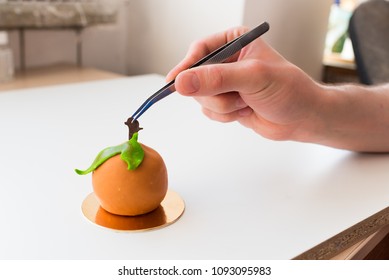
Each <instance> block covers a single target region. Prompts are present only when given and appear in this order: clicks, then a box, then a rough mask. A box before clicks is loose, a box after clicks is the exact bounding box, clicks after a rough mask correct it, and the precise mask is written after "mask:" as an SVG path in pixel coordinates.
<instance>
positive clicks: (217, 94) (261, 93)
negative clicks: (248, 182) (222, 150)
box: [167, 27, 389, 152]
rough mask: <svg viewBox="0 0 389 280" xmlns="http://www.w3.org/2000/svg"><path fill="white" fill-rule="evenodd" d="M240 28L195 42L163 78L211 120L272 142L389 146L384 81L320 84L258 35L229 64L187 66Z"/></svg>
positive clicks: (388, 94)
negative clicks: (373, 84) (233, 123)
mask: <svg viewBox="0 0 389 280" xmlns="http://www.w3.org/2000/svg"><path fill="white" fill-rule="evenodd" d="M245 31H247V29H246V28H243V27H240V28H235V29H230V30H227V31H225V32H223V33H219V34H216V35H213V36H210V37H208V38H205V39H204V40H201V41H198V42H195V43H194V44H192V46H191V47H190V49H189V51H188V54H187V56H186V57H185V58H184V60H183V61H182V62H181V63H180V64H178V65H177V66H176V67H175V68H174V69H172V71H171V72H170V73H169V74H168V76H167V80H171V79H173V78H174V77H176V89H177V91H178V92H180V93H181V94H183V95H185V96H192V97H194V98H195V99H196V100H197V101H198V102H199V103H200V104H201V105H202V108H203V112H204V114H205V115H207V116H208V117H209V118H211V119H213V120H216V121H220V122H230V121H238V122H240V123H241V124H242V125H244V126H246V127H248V128H251V129H253V130H254V131H255V132H257V133H258V134H260V135H262V136H264V137H267V138H269V139H273V140H295V141H301V142H310V143H318V144H322V145H327V146H332V147H336V148H342V149H349V150H354V151H370V152H388V151H389V85H382V86H376V87H367V86H360V85H341V86H335V85H333V86H331V85H322V84H320V83H317V82H315V81H313V80H312V79H311V78H310V77H309V76H308V75H307V74H305V73H304V72H303V71H302V70H301V69H299V68H298V67H296V66H295V65H293V64H291V63H290V62H288V61H287V60H285V59H284V58H283V57H282V56H281V55H279V54H278V53H277V52H276V51H275V50H274V49H272V48H271V47H270V46H268V45H267V44H266V43H265V42H264V41H262V40H261V39H257V40H255V41H254V42H253V43H251V44H250V45H248V46H247V47H246V48H244V49H243V50H242V51H241V52H240V53H239V54H238V55H236V56H235V57H234V58H233V59H232V60H231V61H229V63H224V64H217V65H207V66H200V67H197V68H193V69H190V70H184V69H186V68H187V67H189V66H190V65H191V64H193V63H194V62H196V61H197V60H198V59H199V58H201V57H202V56H204V55H205V54H207V53H209V52H210V51H212V50H214V49H215V48H217V47H218V46H220V45H222V44H224V43H226V42H227V41H229V40H231V39H233V38H235V37H237V36H238V35H240V34H242V33H244V32H245Z"/></svg>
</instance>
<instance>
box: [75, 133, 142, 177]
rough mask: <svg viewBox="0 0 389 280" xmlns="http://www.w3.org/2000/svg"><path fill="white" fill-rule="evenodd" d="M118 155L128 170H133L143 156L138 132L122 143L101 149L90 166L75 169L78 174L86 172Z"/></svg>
mask: <svg viewBox="0 0 389 280" xmlns="http://www.w3.org/2000/svg"><path fill="white" fill-rule="evenodd" d="M118 154H121V155H120V158H121V159H122V160H124V161H125V162H126V163H127V167H128V170H134V169H136V168H138V166H139V165H140V164H141V163H142V161H143V158H144V151H143V148H142V146H141V144H139V142H138V133H134V135H133V136H132V138H131V139H130V140H129V141H127V142H124V143H123V144H120V145H117V146H113V147H108V148H105V149H104V150H102V151H101V152H100V153H99V154H98V155H97V156H96V158H95V160H94V161H93V162H92V164H91V166H90V167H89V168H88V169H85V170H79V169H75V171H76V173H77V174H79V175H85V174H88V173H90V172H92V171H94V170H96V169H97V168H98V167H99V166H100V165H102V164H103V163H104V162H105V161H107V160H108V159H110V158H111V157H113V156H116V155H118Z"/></svg>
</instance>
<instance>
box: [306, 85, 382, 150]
mask: <svg viewBox="0 0 389 280" xmlns="http://www.w3.org/2000/svg"><path fill="white" fill-rule="evenodd" d="M319 89H320V90H319V93H318V94H320V97H319V98H318V100H320V102H318V103H317V104H318V105H317V106H318V108H316V109H315V113H314V117H313V118H312V120H313V122H312V123H311V125H312V131H313V133H312V134H311V135H310V137H311V139H307V140H308V141H309V142H314V143H318V144H323V145H327V146H332V147H336V148H341V149H348V150H353V151H359V152H389V84H386V85H382V86H375V87H366V86H359V85H342V86H338V85H337V86H327V85H320V86H319Z"/></svg>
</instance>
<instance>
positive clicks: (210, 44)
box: [166, 27, 248, 82]
mask: <svg viewBox="0 0 389 280" xmlns="http://www.w3.org/2000/svg"><path fill="white" fill-rule="evenodd" d="M247 30H248V29H247V28H246V27H237V28H232V29H229V30H227V31H224V32H220V33H217V34H214V35H211V36H208V37H207V38H205V39H202V40H199V41H196V42H194V43H192V44H191V45H190V47H189V50H188V52H187V54H186V56H185V58H184V59H183V60H182V61H181V62H180V63H179V64H178V65H177V66H175V67H174V68H173V69H172V70H171V71H170V72H169V73H168V74H167V76H166V80H167V81H168V82H169V81H171V80H173V79H174V78H175V77H176V76H177V75H178V73H180V72H182V71H183V70H185V69H188V68H189V67H191V66H192V65H193V64H194V63H196V62H197V61H199V60H200V59H201V58H202V57H204V56H206V55H207V54H209V53H211V52H212V51H214V50H216V49H217V48H219V47H220V46H222V45H224V44H225V43H227V42H229V41H231V40H233V39H235V38H236V37H239V36H240V35H242V34H243V33H245V32H247Z"/></svg>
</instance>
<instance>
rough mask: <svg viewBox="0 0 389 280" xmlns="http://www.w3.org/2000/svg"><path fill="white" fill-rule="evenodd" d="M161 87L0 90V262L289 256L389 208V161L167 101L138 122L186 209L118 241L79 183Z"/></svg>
mask: <svg viewBox="0 0 389 280" xmlns="http://www.w3.org/2000/svg"><path fill="white" fill-rule="evenodd" d="M163 84H164V80H163V78H162V77H161V76H157V75H146V76H139V77H131V78H123V79H115V80H108V81H98V82H87V83H79V84H71V85H65V86H51V87H41V88H35V89H28V90H17V91H9V92H2V93H0V129H1V130H0V135H1V136H0V149H1V152H0V221H1V224H2V226H1V231H0V248H1V249H0V259H290V258H294V257H295V256H297V255H299V254H301V253H303V252H305V251H306V250H308V249H310V248H312V247H314V246H316V245H318V244H320V243H322V242H323V241H325V240H327V239H329V238H331V237H333V236H335V235H337V234H339V233H340V232H341V231H343V230H346V229H347V228H349V227H351V226H353V225H355V224H357V223H358V222H360V221H362V220H364V219H366V218H368V217H370V216H371V215H373V214H375V213H377V212H378V211H380V210H383V209H385V208H387V206H388V205H389V172H388V170H389V155H388V154H383V155H373V154H355V153H352V152H348V151H343V150H337V149H332V148H328V147H323V146H318V145H313V144H303V143H294V142H275V141H271V140H267V139H264V138H262V137H260V136H258V135H257V134H255V133H253V132H252V131H250V130H248V129H246V128H243V127H241V126H239V125H238V124H237V123H229V124H221V123H216V122H212V121H209V120H208V119H206V118H205V117H204V116H203V115H202V114H201V112H200V108H199V106H198V104H197V103H196V102H194V101H193V100H192V99H190V98H186V97H182V96H180V95H178V94H172V95H171V96H169V97H168V98H166V99H164V100H162V101H161V102H159V103H158V104H156V105H154V106H153V107H152V108H151V109H149V111H148V112H146V113H145V114H144V115H143V116H142V117H141V118H140V122H141V126H142V127H144V130H142V131H141V132H140V135H139V140H140V141H141V142H142V143H144V144H146V145H148V146H150V147H153V148H154V149H156V150H157V151H158V152H159V153H160V154H161V155H162V157H163V158H164V160H165V163H166V165H167V168H168V173H169V187H170V188H171V189H172V190H174V191H176V192H178V193H179V194H180V195H181V196H182V197H183V199H184V200H185V203H186V210H185V213H184V215H183V216H182V217H181V219H180V220H178V221H177V222H176V223H174V224H172V225H170V226H168V227H166V228H163V229H159V230H154V231H149V232H140V233H118V232H114V231H111V230H108V229H104V228H101V227H97V226H96V225H94V224H92V223H91V222H89V221H88V220H87V219H85V218H84V216H83V215H82V212H81V204H82V202H83V200H84V198H85V197H86V196H87V195H88V194H89V193H91V192H92V186H91V176H90V174H89V175H86V176H79V175H77V174H76V173H75V172H74V169H75V168H81V169H82V168H86V167H87V166H89V164H90V163H91V161H92V160H93V159H94V157H95V155H96V154H97V153H98V152H99V151H100V150H101V149H102V148H105V147H107V146H112V145H116V144H119V143H122V142H123V141H125V140H126V139H127V133H128V132H127V127H126V126H125V125H124V124H123V122H124V121H125V120H126V119H127V118H128V117H129V116H130V115H131V114H132V113H133V111H135V109H136V108H137V107H138V106H139V105H140V104H141V103H142V102H143V100H144V99H145V98H146V97H148V96H149V95H150V94H151V93H153V92H154V91H155V90H157V89H158V88H159V87H161V86H162V85H163Z"/></svg>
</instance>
